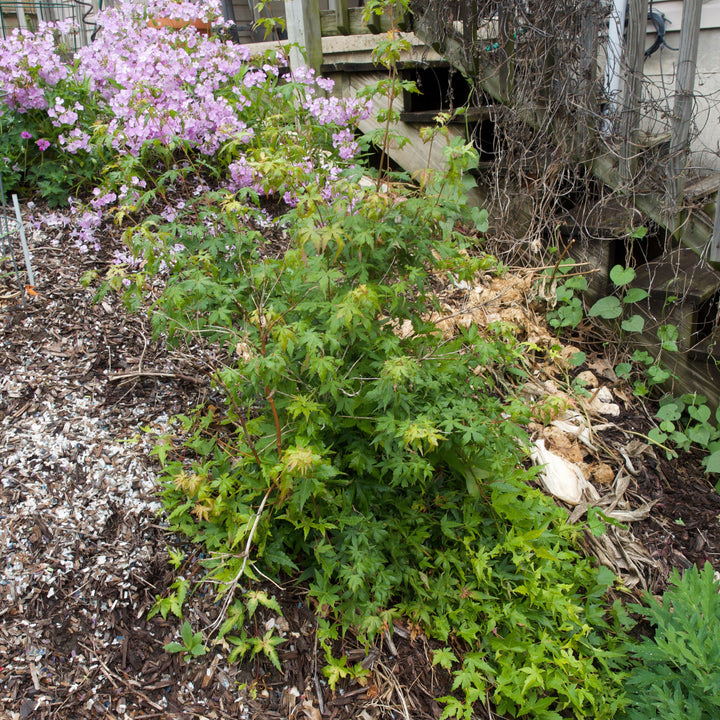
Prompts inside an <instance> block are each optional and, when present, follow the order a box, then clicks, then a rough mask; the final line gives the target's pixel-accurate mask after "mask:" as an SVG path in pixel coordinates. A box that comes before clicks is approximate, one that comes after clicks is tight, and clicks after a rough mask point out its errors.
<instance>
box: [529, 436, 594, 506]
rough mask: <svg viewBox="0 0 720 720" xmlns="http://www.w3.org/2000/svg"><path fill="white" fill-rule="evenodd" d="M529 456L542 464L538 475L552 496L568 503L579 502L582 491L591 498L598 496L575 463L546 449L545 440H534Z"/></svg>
mask: <svg viewBox="0 0 720 720" xmlns="http://www.w3.org/2000/svg"><path fill="white" fill-rule="evenodd" d="M530 457H531V458H532V461H533V463H535V465H542V466H543V469H542V471H541V473H540V475H539V478H540V482H542V484H543V487H544V488H545V489H546V490H547V491H548V492H549V493H550V494H551V495H552V496H553V497H556V498H558V499H559V500H562V501H563V502H566V503H568V504H569V505H577V504H578V503H579V502H581V500H582V498H583V492H587V493H588V494H589V495H590V496H591V497H593V498H598V497H599V495H598V493H597V491H596V490H595V488H594V487H593V486H592V484H591V483H589V482H588V481H587V480H586V479H585V475H583V472H582V470H581V469H580V468H579V467H578V466H577V465H576V464H575V463H572V462H570V461H569V460H566V459H565V458H563V457H560V455H556V454H555V453H554V452H551V451H550V450H548V449H547V448H546V447H545V440H543V439H540V440H538V441H537V442H535V444H534V445H533V448H532V451H531V452H530Z"/></svg>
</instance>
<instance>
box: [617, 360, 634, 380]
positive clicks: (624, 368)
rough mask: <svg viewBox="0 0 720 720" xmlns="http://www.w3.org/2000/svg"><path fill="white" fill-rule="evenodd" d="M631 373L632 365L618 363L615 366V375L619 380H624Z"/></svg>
mask: <svg viewBox="0 0 720 720" xmlns="http://www.w3.org/2000/svg"><path fill="white" fill-rule="evenodd" d="M631 372H632V365H631V364H630V363H618V364H617V365H616V366H615V374H616V375H617V376H618V377H619V378H626V377H628V376H629V375H630V373H631Z"/></svg>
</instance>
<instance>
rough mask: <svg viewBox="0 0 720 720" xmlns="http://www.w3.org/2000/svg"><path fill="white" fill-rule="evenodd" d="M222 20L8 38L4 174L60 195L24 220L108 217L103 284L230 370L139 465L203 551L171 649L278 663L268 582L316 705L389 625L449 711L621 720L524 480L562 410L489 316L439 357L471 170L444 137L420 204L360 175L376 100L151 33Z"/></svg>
mask: <svg viewBox="0 0 720 720" xmlns="http://www.w3.org/2000/svg"><path fill="white" fill-rule="evenodd" d="M217 11H218V8H217V6H215V7H213V6H212V5H207V6H203V7H202V8H198V7H197V6H194V5H191V4H188V3H182V4H177V3H149V4H139V3H122V4H120V5H119V6H118V7H117V8H115V9H112V10H108V11H106V12H104V13H101V14H100V15H99V17H98V24H99V27H100V30H99V32H98V35H97V39H96V40H95V42H93V43H92V44H91V45H90V46H88V47H87V48H84V49H83V50H81V51H80V52H78V53H77V54H76V55H75V56H74V57H66V55H65V53H64V52H63V50H62V48H59V47H58V46H57V44H56V43H55V39H56V38H57V37H58V36H59V35H61V34H62V33H63V32H65V31H66V30H67V28H65V27H62V26H59V25H48V26H44V27H42V28H41V29H40V30H39V31H38V32H37V33H34V34H33V33H27V32H18V33H16V34H15V35H13V36H12V37H11V38H10V39H8V40H6V41H4V42H3V43H2V44H0V73H2V75H1V76H2V77H3V78H5V79H4V80H3V81H2V82H3V89H5V90H6V91H7V92H8V95H7V97H6V100H5V102H6V106H5V107H4V109H3V115H2V117H1V118H0V122H2V139H0V157H2V159H3V160H4V167H3V179H4V181H5V182H6V183H7V185H8V186H9V187H11V188H17V189H24V190H29V189H36V190H37V192H39V193H40V194H41V195H44V196H45V198H46V199H47V200H48V201H50V202H51V203H53V204H58V205H62V204H63V203H69V208H68V209H67V210H64V211H62V212H54V213H50V214H48V215H46V216H45V217H44V218H43V219H42V222H44V223H45V224H46V225H52V224H63V225H66V226H67V227H68V230H69V232H70V234H71V236H72V238H73V240H74V242H75V243H76V245H77V246H78V248H79V249H80V250H82V251H93V249H94V248H95V246H96V244H97V242H98V237H99V235H98V233H99V232H101V231H102V227H103V223H106V222H114V223H116V224H117V225H119V226H122V227H123V228H124V234H123V238H124V241H125V247H124V248H123V249H122V250H118V251H117V252H116V258H115V260H116V262H115V264H114V265H113V267H112V268H111V269H110V271H109V272H108V273H107V276H106V277H104V278H102V279H101V280H103V282H104V284H103V286H102V289H101V291H100V292H102V293H112V292H117V293H118V294H122V295H123V296H124V298H125V299H126V301H127V302H129V303H130V304H131V305H134V306H136V307H140V305H141V304H144V306H145V307H149V308H150V312H151V313H152V315H153V323H154V326H155V328H156V330H157V332H158V334H162V335H163V336H164V337H165V338H167V339H168V341H175V342H183V341H190V340H195V339H200V340H202V341H203V342H210V343H215V344H217V345H218V346H223V348H224V349H225V350H226V351H227V352H226V354H225V357H226V358H227V359H226V361H225V363H224V364H223V365H222V366H220V367H218V368H216V369H215V372H214V380H215V383H216V386H217V388H218V391H219V397H222V398H223V404H222V407H218V406H212V407H207V408H200V409H198V410H197V411H196V412H194V413H188V414H187V416H185V417H182V418H180V419H179V422H181V423H182V424H183V427H184V436H185V438H186V439H185V441H183V443H182V445H179V444H176V443H175V442H174V441H173V440H172V439H166V440H164V441H162V442H160V443H159V445H158V450H157V452H158V456H159V458H160V460H161V461H162V463H163V465H164V468H165V470H164V473H165V475H164V479H163V497H164V500H165V506H166V510H167V517H168V519H169V522H170V523H171V526H172V527H173V528H175V529H177V530H178V531H180V532H183V533H185V534H187V535H188V536H189V537H190V538H192V539H193V540H195V541H197V542H202V543H204V545H205V547H206V549H207V552H208V554H209V559H208V560H207V562H206V569H207V572H208V575H209V580H211V581H213V582H214V583H215V584H214V585H213V587H215V588H218V587H219V588H220V590H219V597H220V598H221V603H220V606H219V607H220V611H221V612H220V615H219V616H218V618H217V620H216V622H215V623H214V625H213V626H212V627H211V628H204V629H200V630H199V631H198V632H195V631H194V629H193V628H191V627H190V626H189V624H188V625H183V633H182V639H183V641H184V644H183V645H181V644H180V643H174V644H171V645H170V646H169V647H168V649H169V650H170V651H178V652H179V651H183V652H184V654H185V655H186V656H187V657H188V658H191V657H194V656H200V655H202V654H203V652H204V647H205V643H207V644H210V643H213V642H214V643H218V644H219V645H220V646H221V647H224V648H225V649H227V650H228V652H229V653H230V656H231V657H232V658H233V659H235V658H239V657H242V656H243V655H245V654H246V653H247V654H251V655H254V654H257V653H264V654H265V655H266V656H267V657H268V658H270V660H272V661H274V662H276V661H277V656H276V654H275V651H274V648H275V645H276V644H278V643H279V642H281V641H282V640H281V639H280V638H277V637H272V633H270V635H269V636H268V635H263V636H262V637H254V636H253V635H252V633H251V630H250V628H249V627H247V626H246V623H245V620H246V619H247V617H248V616H249V615H251V614H252V613H253V612H254V611H255V609H256V608H257V606H258V604H268V605H270V606H273V605H272V604H273V600H272V598H270V597H269V596H268V595H267V594H264V593H263V592H262V591H261V590H258V589H257V588H256V587H254V585H253V583H254V582H255V581H256V580H257V579H258V578H259V577H260V575H261V574H264V575H266V576H280V575H282V576H283V577H287V576H291V577H294V578H298V579H300V580H302V581H304V582H306V583H307V586H308V587H309V593H310V597H311V598H312V601H313V603H314V605H315V607H316V608H317V615H318V633H319V642H320V644H321V647H322V648H323V649H324V651H325V657H326V662H327V665H326V675H327V679H328V682H329V683H330V685H331V686H332V687H333V688H334V687H335V686H336V684H337V683H338V682H339V680H340V679H342V678H344V677H355V678H360V679H361V678H362V676H363V674H364V673H365V672H366V670H365V669H364V668H363V667H362V666H360V665H358V666H356V667H352V666H350V665H348V662H347V658H346V657H343V656H338V654H337V649H336V644H335V643H334V640H336V639H337V638H338V637H340V636H341V635H343V634H344V633H347V632H353V633H355V634H356V635H357V636H358V637H359V638H360V639H361V640H362V641H364V642H367V643H369V642H371V641H372V640H373V638H374V637H375V636H376V635H378V633H382V632H385V631H391V630H392V626H393V621H394V620H396V619H400V618H402V619H404V620H405V621H409V622H411V623H413V624H414V626H415V627H417V628H418V629H422V630H423V631H424V632H426V633H427V634H428V635H429V636H430V637H432V638H434V639H435V640H436V641H439V643H440V645H441V647H439V648H438V649H437V651H436V652H435V654H434V662H435V663H436V664H437V665H439V666H441V667H443V668H445V669H446V670H448V671H449V672H451V674H452V676H453V686H452V690H453V694H452V695H449V696H448V697H446V698H444V702H445V704H446V705H445V716H446V717H453V716H456V717H467V718H470V717H471V716H472V713H473V706H474V704H475V703H476V702H484V701H485V699H486V698H487V697H489V698H491V699H492V700H493V701H494V702H495V704H496V706H497V709H498V711H499V712H500V713H505V714H509V715H514V716H530V717H534V718H560V717H566V716H575V717H578V718H582V717H590V716H592V717H596V718H609V717H612V716H613V715H614V714H615V713H616V711H617V710H618V709H619V708H621V707H622V706H623V703H624V701H623V694H622V690H621V680H622V677H623V675H622V673H621V672H620V670H619V669H618V668H619V665H620V661H621V653H620V652H619V651H618V649H617V648H618V646H619V642H620V641H621V640H622V638H623V633H622V631H621V629H620V628H619V627H618V626H617V624H616V623H615V619H614V618H615V616H616V614H617V615H619V613H615V612H614V611H613V609H612V608H609V607H608V606H607V602H606V597H605V593H606V590H607V587H608V585H609V584H611V583H612V582H613V581H614V578H613V576H612V573H610V572H609V571H607V570H605V569H603V568H600V569H598V568H597V567H596V566H595V565H594V563H593V562H591V561H590V560H588V559H586V558H584V557H583V556H582V555H581V554H580V552H578V550H577V549H576V547H577V544H576V541H577V535H576V533H577V530H575V529H573V528H571V527H568V526H567V525H566V524H565V514H564V512H563V511H561V510H560V509H558V508H557V507H556V506H555V505H554V504H553V503H552V502H551V501H550V500H548V499H547V498H545V497H544V496H543V495H542V494H541V493H540V492H538V491H537V490H535V489H532V488H531V487H530V485H529V484H528V482H529V481H530V480H532V478H533V473H532V472H531V471H528V470H527V469H526V468H525V463H524V459H525V457H526V453H525V450H524V449H523V448H524V445H525V441H526V438H525V433H524V431H523V429H522V426H523V424H525V423H527V422H528V421H530V419H536V420H537V419H538V418H539V417H542V416H543V414H545V415H546V416H548V417H550V416H551V415H552V409H551V408H546V409H543V408H532V407H528V406H527V404H526V402H524V401H520V400H518V399H517V398H516V397H515V395H514V391H513V387H514V382H515V379H517V378H522V377H523V376H524V374H525V373H526V363H527V357H528V348H526V347H525V346H523V345H522V344H521V343H520V342H519V341H518V340H517V338H516V336H515V334H514V333H513V331H512V327H510V326H508V325H507V324H502V323H497V324H495V325H492V326H491V327H490V328H489V329H488V330H487V332H485V331H480V330H479V329H478V328H477V327H474V326H470V327H468V328H467V329H466V330H465V331H464V332H463V333H461V334H460V335H458V336H457V337H453V338H446V337H443V335H442V333H441V332H440V331H439V330H438V328H437V326H436V325H435V324H434V323H433V322H431V321H430V319H429V315H428V311H429V309H430V308H431V307H432V304H433V297H432V292H431V290H432V287H433V285H434V284H435V283H436V282H437V281H438V279H439V278H444V279H446V280H448V281H450V282H459V281H461V280H465V281H469V280H472V279H473V278H475V277H476V275H477V273H485V274H493V273H501V272H503V268H502V267H501V266H500V265H499V264H498V263H497V262H496V261H495V259H494V258H492V257H489V256H486V255H484V254H483V253H482V252H481V250H480V236H481V234H482V232H483V231H484V230H485V229H486V227H487V222H486V214H484V213H482V212H479V211H477V210H471V209H470V208H469V207H468V206H467V204H466V194H465V193H466V190H467V188H468V187H469V185H471V184H472V181H470V180H468V178H467V176H466V171H467V170H468V168H470V167H472V166H473V164H475V165H476V164H477V155H476V153H475V151H474V150H473V149H472V147H470V146H467V145H465V144H464V143H461V142H453V143H450V144H449V145H448V147H447V150H446V155H447V163H448V169H447V172H446V173H445V174H443V175H442V176H441V177H438V178H434V179H432V178H428V177H426V178H424V179H423V187H422V188H419V187H417V186H415V185H414V184H412V183H410V182H409V179H408V178H406V177H403V176H398V177H395V178H391V177H381V178H378V179H377V181H376V182H366V181H365V179H364V178H365V177H366V175H367V173H368V172H369V171H368V170H367V169H364V168H363V167H362V166H361V164H360V163H359V162H356V161H355V158H356V156H357V154H358V153H359V151H360V143H361V141H358V140H357V139H356V134H355V126H356V124H357V122H358V120H360V119H361V118H364V117H366V116H367V114H368V113H370V112H371V108H370V104H369V102H368V101H367V100H364V99H351V100H348V99H340V98H337V97H335V96H333V95H332V94H331V91H332V89H333V88H332V82H331V81H329V80H327V79H324V78H320V77H317V76H315V75H314V74H313V73H312V72H311V71H309V70H306V69H299V70H297V71H296V72H294V73H292V74H289V73H287V72H286V71H284V70H282V69H281V68H282V67H283V64H284V61H283V59H282V58H279V57H277V56H276V54H275V53H272V54H271V55H269V56H266V57H263V58H258V59H250V57H249V53H248V51H247V49H246V48H243V47H241V46H238V45H235V44H233V43H231V42H228V41H224V40H222V39H220V38H218V37H215V38H205V37H202V36H200V35H199V34H197V33H196V32H195V29H194V28H193V27H191V26H189V27H187V28H184V29H181V30H179V31H170V30H167V29H156V28H151V27H148V25H147V20H148V19H149V18H152V17H158V16H174V17H181V18H186V19H189V18H191V17H196V16H198V15H200V16H202V17H204V18H206V19H213V18H215V19H216V18H217V15H218V12H217ZM390 41H394V38H392V37H391V38H390V39H389V42H390ZM393 77H396V76H392V75H391V77H390V80H389V82H394V80H393ZM380 90H381V91H382V90H383V88H380ZM384 92H385V97H394V96H395V95H396V94H397V93H396V92H395V90H391V91H388V90H387V87H385V88H384ZM385 146H386V145H385V144H384V145H383V147H385ZM426 190H429V192H426ZM77 191H83V193H84V195H83V196H84V198H85V201H84V202H79V201H77V200H74V199H72V197H73V196H74V195H75V194H76V193H77ZM90 280H91V278H89V281H90ZM192 591H193V588H192V587H189V586H188V585H187V582H186V581H184V580H183V579H182V578H178V581H177V583H176V584H175V586H174V590H173V593H172V594H171V595H170V596H168V597H164V598H158V606H157V611H158V612H161V613H163V614H164V615H167V614H168V613H174V614H176V615H178V616H181V615H182V609H183V603H184V601H185V600H186V598H187V597H188V596H189V595H190V594H191V593H192ZM178 648H179V649H178Z"/></svg>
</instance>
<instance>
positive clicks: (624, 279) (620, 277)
mask: <svg viewBox="0 0 720 720" xmlns="http://www.w3.org/2000/svg"><path fill="white" fill-rule="evenodd" d="M610 279H611V280H612V281H613V283H614V285H615V286H616V287H622V286H623V285H627V284H629V283H631V282H632V281H633V280H634V279H635V270H633V268H630V267H629V268H624V267H623V266H622V265H615V266H614V267H613V268H612V270H610Z"/></svg>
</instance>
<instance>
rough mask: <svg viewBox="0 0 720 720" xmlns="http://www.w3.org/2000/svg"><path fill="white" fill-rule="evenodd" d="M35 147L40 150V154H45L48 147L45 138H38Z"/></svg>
mask: <svg viewBox="0 0 720 720" xmlns="http://www.w3.org/2000/svg"><path fill="white" fill-rule="evenodd" d="M37 146H38V148H40V152H45V151H46V150H47V149H48V148H49V147H50V143H49V142H48V141H47V140H46V139H45V138H40V139H39V140H38V141H37Z"/></svg>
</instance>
